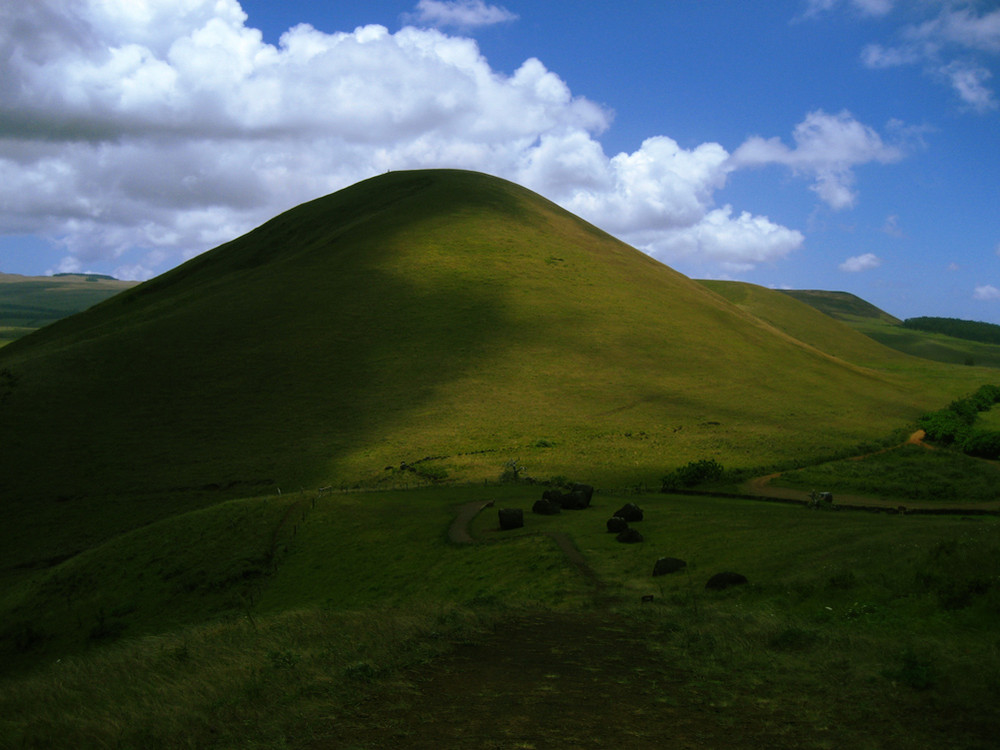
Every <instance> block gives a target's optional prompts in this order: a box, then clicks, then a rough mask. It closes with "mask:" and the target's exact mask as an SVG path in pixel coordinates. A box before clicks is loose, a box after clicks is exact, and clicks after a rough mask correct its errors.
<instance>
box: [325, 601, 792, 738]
mask: <svg viewBox="0 0 1000 750" xmlns="http://www.w3.org/2000/svg"><path fill="white" fill-rule="evenodd" d="M651 636H653V638H654V642H655V635H654V634H652V633H651V632H650V626H649V625H648V623H643V622H639V621H636V620H635V619H631V618H627V617H624V616H620V615H616V614H614V613H611V612H607V611H590V612H574V613H568V612H567V613H560V612H535V613H527V614H523V615H520V616H518V617H516V618H511V619H509V620H506V621H503V622H500V623H499V624H498V625H497V627H496V629H495V631H494V632H493V633H490V634H486V635H484V636H483V637H482V639H481V640H480V641H478V642H474V643H464V644H459V645H457V646H456V647H455V650H454V651H453V652H452V653H450V654H449V655H448V656H446V657H444V658H442V659H440V660H438V661H436V662H435V663H433V664H431V665H429V666H427V667H424V668H421V669H419V670H413V671H411V672H409V673H407V674H404V675H402V678H401V679H400V680H399V681H398V682H397V683H394V684H393V685H392V686H391V687H390V688H389V690H388V693H384V692H380V693H379V695H378V696H377V698H372V699H371V700H370V701H369V702H368V703H364V704H362V705H360V706H359V707H358V708H359V710H358V712H357V714H356V715H355V716H354V717H352V720H351V722H350V723H346V724H345V723H343V721H340V722H338V726H337V728H336V730H335V731H336V732H337V736H336V737H331V738H330V739H331V740H332V741H333V742H332V743H331V744H330V745H327V746H337V747H345V746H346V747H358V748H370V749H372V750H374V749H375V748H393V749H395V748H399V747H406V748H415V749H418V750H420V749H423V748H427V749H431V748H433V750H440V748H460V749H462V750H478V749H479V748H482V749H483V750H486V749H489V750H500V749H506V748H510V749H511V750H513V749H514V748H562V749H566V750H573V749H575V748H607V747H614V748H622V749H623V750H638V749H639V748H643V749H644V750H645V749H646V748H679V749H694V748H720V747H725V748H760V747H768V748H782V747H789V748H791V747H801V746H802V745H801V744H799V740H800V739H801V738H795V737H794V736H791V737H789V736H786V733H787V732H788V727H789V726H790V725H794V724H795V717H794V716H792V715H791V711H789V710H786V709H778V710H776V711H773V712H772V711H764V712H762V711H760V710H757V709H755V710H751V711H745V710H741V711H738V712H737V711H733V710H732V708H724V707H720V706H716V705H713V704H712V702H711V700H710V699H709V698H708V697H707V695H706V694H705V693H704V691H703V690H702V689H701V688H700V687H699V686H697V685H694V684H692V681H691V676H690V675H688V674H686V673H684V672H683V671H681V670H678V669H676V668H675V667H673V666H671V664H670V663H669V662H668V661H666V660H665V659H663V657H662V656H661V655H660V654H658V653H657V652H656V650H655V648H654V647H652V646H651V641H650V638H651ZM785 714H788V715H785ZM338 741H339V742H344V743H346V744H344V745H341V744H335V743H337V742H338Z"/></svg>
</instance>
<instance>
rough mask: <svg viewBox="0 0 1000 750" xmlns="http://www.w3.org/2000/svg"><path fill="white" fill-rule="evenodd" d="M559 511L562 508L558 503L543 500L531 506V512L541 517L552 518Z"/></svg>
mask: <svg viewBox="0 0 1000 750" xmlns="http://www.w3.org/2000/svg"><path fill="white" fill-rule="evenodd" d="M561 510H562V506H561V505H560V504H559V503H554V502H552V501H551V500H545V499H542V500H536V501H535V504H534V505H532V506H531V512H532V513H538V514H539V515H541V516H554V515H555V514H556V513H558V512H559V511H561Z"/></svg>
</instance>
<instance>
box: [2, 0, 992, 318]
mask: <svg viewBox="0 0 1000 750" xmlns="http://www.w3.org/2000/svg"><path fill="white" fill-rule="evenodd" d="M998 87H1000V7H998V6H997V3H996V2H974V1H964V2H958V1H955V2H952V1H950V0H908V1H907V2H903V1H902V0H784V1H776V2H766V3H764V2H760V3H751V2H733V1H732V0H727V1H725V2H724V1H722V0H668V1H666V2H664V1H661V2H625V3H623V2H614V3H612V2H588V3H580V2H568V1H567V2H560V1H556V0H550V1H549V2H544V3H542V2H537V1H536V2H527V1H518V0H510V1H509V2H501V3H487V2H484V1H482V0H460V1H455V2H452V1H448V0H409V1H408V2H391V1H388V0H384V1H383V0H368V2H364V3H344V2H330V1H323V0H284V1H283V2H280V3H279V2H274V1H273V0H240V1H237V0H141V1H140V0H79V1H78V2H69V0H33V2H32V3H13V4H4V6H3V7H2V8H0V272H7V273H20V274H29V275H40V274H45V273H53V272H61V271H93V272H100V273H111V274H114V275H117V276H119V277H122V278H140V279H144V278H149V277H151V276H154V275H156V274H159V273H162V272H163V271H165V270H167V269H169V268H171V267H173V266H175V265H177V264H178V263H180V262H183V261H184V260H185V259H187V258H190V257H192V256H193V255H196V254H198V253H200V252H203V251H205V250H208V249H210V248H212V247H215V246H217V245H219V244H221V243H222V242H224V241H226V240H229V239H231V238H233V237H235V236H237V235H239V234H241V233H243V232H245V231H247V230H249V229H251V228H253V227H254V226H257V225H259V224H260V223H262V222H263V221H265V220H266V219H268V218H270V217H271V216H273V215H275V214H277V213H278V212H280V211H282V210H285V209H287V208H289V207H291V206H293V205H296V204H297V203H300V202H303V201H305V200H309V199H312V198H315V197H318V196H320V195H324V194H326V193H329V192H332V191H334V190H337V189H340V188H342V187H346V186H347V185H349V184H352V183H353V182H356V181H358V180H360V179H364V178H366V177H369V176H372V175H374V174H378V173H380V172H383V171H385V170H387V169H409V168H424V167H460V168H466V169H477V170H481V171H484V172H489V173H491V174H497V175H499V176H502V177H505V178H508V179H512V180H514V181H516V182H519V183H521V184H524V185H526V186H527V187H529V188H531V189H533V190H536V191H538V192H540V193H542V194H543V195H546V196H547V197H549V198H551V199H553V200H555V201H557V202H558V203H560V204H561V205H564V206H566V207H567V208H568V209H570V210H572V211H574V212H575V213H577V214H579V215H581V216H583V217H584V218H586V219H588V220H589V221H592V222H593V223H595V224H597V225H598V226H601V227H602V228H604V229H606V230H608V231H610V232H612V233H613V234H615V235H617V236H619V237H621V238H622V239H624V240H625V241H626V242H629V243H630V244H632V245H634V246H636V247H638V248H640V249H642V250H643V251H644V252H648V253H649V254H651V255H653V256H654V257H656V258H658V259H660V260H661V261H663V262H664V263H666V264H667V265H670V266H671V267H673V268H676V269H677V270H679V271H681V272H682V273H685V274H687V275H689V276H692V277H695V278H730V279H739V280H745V281H750V282H753V283H757V284H761V285H764V286H771V287H776V288H782V287H785V288H799V289H833V290H844V291H849V292H853V293H855V294H857V295H859V296H861V297H863V298H865V299H867V300H869V301H871V302H873V303H874V304H876V305H878V306H879V307H881V308H883V309H884V310H886V311H888V312H890V313H892V314H894V315H896V316H898V317H901V318H905V317H912V316H916V315H940V316H947V317H959V318H966V319H974V320H987V321H991V322H996V323H1000V95H998Z"/></svg>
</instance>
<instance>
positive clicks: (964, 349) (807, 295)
mask: <svg viewBox="0 0 1000 750" xmlns="http://www.w3.org/2000/svg"><path fill="white" fill-rule="evenodd" d="M721 283H726V282H721ZM731 283H734V284H738V283H740V282H731ZM780 293H781V294H785V295H788V296H790V297H794V298H795V299H797V300H799V301H800V302H804V303H805V304H807V305H809V306H810V307H814V308H816V309H817V310H820V311H821V312H824V313H826V314H827V315H829V316H831V317H833V318H836V319H837V320H841V321H843V322H845V323H847V324H848V325H849V326H851V327H852V328H854V329H855V330H856V331H859V332H861V333H863V334H865V335H866V336H868V337H869V338H872V339H874V340H875V341H877V342H879V343H880V344H884V345H885V346H888V347H890V348H892V349H896V350H897V351H901V352H904V353H906V354H911V355H913V356H914V357H922V358H924V359H930V360H933V361H935V362H945V363H947V364H956V365H979V366H982V367H1000V345H997V344H993V343H987V342H986V341H976V340H970V339H969V338H960V337H958V336H954V335H947V334H945V333H944V332H943V331H940V330H935V328H933V327H930V328H928V329H927V330H919V328H918V327H917V326H908V325H906V321H901V320H899V318H896V317H893V316H892V315H890V314H889V313H887V312H885V311H884V310H880V309H879V308H877V307H875V306H874V305H872V304H871V303H869V302H866V301H865V300H863V299H861V298H859V297H856V296H855V295H853V294H850V293H848V292H825V291H818V290H788V289H782V290H780ZM769 302H770V303H773V302H774V300H773V299H770V300H769ZM758 312H761V310H760V309H758ZM931 320H934V319H931ZM954 322H955V323H957V324H958V326H959V328H961V327H962V326H963V325H965V326H971V327H973V328H975V327H976V326H987V327H988V326H989V324H985V323H975V322H971V321H954Z"/></svg>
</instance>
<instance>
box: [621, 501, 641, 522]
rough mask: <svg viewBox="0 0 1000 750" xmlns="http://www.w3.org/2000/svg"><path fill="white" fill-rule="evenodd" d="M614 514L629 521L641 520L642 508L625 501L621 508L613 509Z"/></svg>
mask: <svg viewBox="0 0 1000 750" xmlns="http://www.w3.org/2000/svg"><path fill="white" fill-rule="evenodd" d="M615 515H616V516H618V517H619V518H624V519H625V520H626V521H628V522H629V523H633V522H635V521H641V520H642V508H640V507H639V506H638V505H636V504H635V503H625V505H623V506H622V507H621V508H619V509H618V510H616V511H615Z"/></svg>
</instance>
